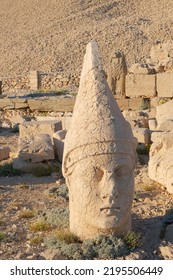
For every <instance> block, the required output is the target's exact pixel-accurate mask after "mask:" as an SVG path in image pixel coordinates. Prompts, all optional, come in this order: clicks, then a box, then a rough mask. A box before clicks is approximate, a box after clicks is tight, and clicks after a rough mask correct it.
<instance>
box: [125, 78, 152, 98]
mask: <svg viewBox="0 0 173 280" xmlns="http://www.w3.org/2000/svg"><path fill="white" fill-rule="evenodd" d="M126 96H128V97H140V96H143V97H148V98H149V97H154V96H156V75H139V74H135V75H134V74H128V75H127V76H126Z"/></svg>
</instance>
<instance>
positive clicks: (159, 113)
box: [156, 100, 173, 127]
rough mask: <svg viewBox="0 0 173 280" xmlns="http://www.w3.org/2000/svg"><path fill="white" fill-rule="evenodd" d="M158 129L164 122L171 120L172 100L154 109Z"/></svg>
mask: <svg viewBox="0 0 173 280" xmlns="http://www.w3.org/2000/svg"><path fill="white" fill-rule="evenodd" d="M156 120H157V124H158V127H159V126H160V124H161V123H162V122H164V121H166V120H173V100H171V101H168V102H166V103H164V104H161V105H159V106H158V107H157V109H156Z"/></svg>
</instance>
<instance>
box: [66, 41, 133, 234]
mask: <svg viewBox="0 0 173 280" xmlns="http://www.w3.org/2000/svg"><path fill="white" fill-rule="evenodd" d="M135 166H136V140H135V138H134V137H133V135H132V130H131V127H130V125H129V123H128V122H127V121H126V120H125V119H124V117H123V115H122V113H121V111H120V109H119V107H118V105H117V103H116V101H115V98H114V96H113V94H112V93H111V91H110V89H109V86H108V84H107V82H106V80H105V77H104V74H103V71H102V66H101V63H100V58H99V55H98V48H97V44H96V42H93V41H92V42H91V43H89V44H88V45H87V50H86V54H85V57H84V65H83V69H82V73H81V80H80V87H79V92H78V95H77V99H76V103H75V107H74V112H73V117H72V123H71V126H70V129H69V131H68V132H67V135H66V138H65V147H64V155H63V174H64V177H65V178H66V182H67V185H68V187H69V202H70V229H71V231H72V232H73V233H75V234H77V235H78V236H80V237H81V238H83V239H85V238H93V237H95V236H98V235H100V234H108V233H110V232H114V233H115V234H116V235H117V236H118V235H122V234H124V233H125V232H127V231H129V230H130V228H131V206H132V201H133V193H134V175H133V170H134V167H135Z"/></svg>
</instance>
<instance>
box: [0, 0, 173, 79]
mask: <svg viewBox="0 0 173 280" xmlns="http://www.w3.org/2000/svg"><path fill="white" fill-rule="evenodd" d="M0 7H1V9H0V34H1V44H0V78H1V77H14V76H16V75H21V74H24V73H27V72H28V71H30V70H41V71H46V72H50V71H64V72H66V73H80V69H81V65H82V59H83V54H84V52H85V46H86V44H87V43H88V42H89V41H90V40H91V39H96V40H97V41H98V43H99V46H100V50H101V55H102V58H103V64H104V67H105V69H106V67H107V65H108V60H109V56H110V54H111V52H112V51H115V50H117V49H121V50H122V51H123V52H124V54H125V56H126V60H127V65H128V67H129V66H130V65H131V64H132V63H134V62H139V61H140V62H141V61H144V60H145V58H146V57H148V53H149V51H150V48H151V46H152V45H153V43H154V42H156V41H167V40H170V39H172V38H173V28H172V25H173V20H172V14H173V2H172V0H153V1H150V0H140V1H139V0H137V1H136V0H130V1H126V0H121V1H118V0H117V1H113V0H109V1H107V0H92V1H91V0H86V1H82V0H81V1H75V0H66V1H61V0H59V1H56V0H50V1H46V0H42V1H40V0H23V1H20V0H15V1H11V0H6V1H3V0H0Z"/></svg>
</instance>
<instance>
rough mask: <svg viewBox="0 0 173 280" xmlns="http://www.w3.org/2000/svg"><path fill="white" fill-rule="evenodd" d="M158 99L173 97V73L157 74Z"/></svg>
mask: <svg viewBox="0 0 173 280" xmlns="http://www.w3.org/2000/svg"><path fill="white" fill-rule="evenodd" d="M157 93H158V97H173V73H172V72H168V73H158V74H157Z"/></svg>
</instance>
